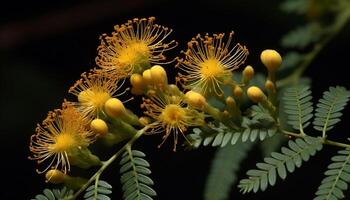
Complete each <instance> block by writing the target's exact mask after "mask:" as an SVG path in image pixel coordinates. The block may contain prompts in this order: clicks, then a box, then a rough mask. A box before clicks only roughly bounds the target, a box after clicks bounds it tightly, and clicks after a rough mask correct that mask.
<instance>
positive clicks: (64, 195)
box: [32, 187, 74, 200]
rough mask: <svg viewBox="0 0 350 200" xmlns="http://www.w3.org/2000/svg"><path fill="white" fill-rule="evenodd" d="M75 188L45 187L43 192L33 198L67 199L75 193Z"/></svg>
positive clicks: (48, 199)
mask: <svg viewBox="0 0 350 200" xmlns="http://www.w3.org/2000/svg"><path fill="white" fill-rule="evenodd" d="M73 192H74V191H73V190H70V189H68V188H66V187H63V188H62V189H60V190H59V189H52V190H51V189H45V190H44V191H43V194H38V195H36V196H35V198H34V199H32V200H65V199H68V197H70V196H71V195H72V194H73Z"/></svg>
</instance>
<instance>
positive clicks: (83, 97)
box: [78, 89, 93, 103]
mask: <svg viewBox="0 0 350 200" xmlns="http://www.w3.org/2000/svg"><path fill="white" fill-rule="evenodd" d="M91 95H93V91H91V90H90V89H87V90H83V91H81V92H80V93H79V95H78V101H79V102H80V103H84V102H87V101H89V100H90V97H91Z"/></svg>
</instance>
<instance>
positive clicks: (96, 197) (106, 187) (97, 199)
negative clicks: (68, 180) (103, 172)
mask: <svg viewBox="0 0 350 200" xmlns="http://www.w3.org/2000/svg"><path fill="white" fill-rule="evenodd" d="M108 194H112V186H111V185H110V184H109V183H107V182H106V181H102V180H98V179H96V182H95V184H94V185H91V186H89V187H88V188H87V189H86V191H85V194H84V199H85V200H110V199H111V198H109V197H108V196H107V195H108Z"/></svg>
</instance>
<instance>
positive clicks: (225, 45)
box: [177, 32, 248, 95]
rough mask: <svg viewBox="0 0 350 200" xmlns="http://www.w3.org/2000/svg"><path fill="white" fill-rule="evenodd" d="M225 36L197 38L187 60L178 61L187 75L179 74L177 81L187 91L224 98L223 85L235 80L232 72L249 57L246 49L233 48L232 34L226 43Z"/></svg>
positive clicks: (191, 43)
mask: <svg viewBox="0 0 350 200" xmlns="http://www.w3.org/2000/svg"><path fill="white" fill-rule="evenodd" d="M224 35H225V34H223V33H222V34H214V35H213V36H209V35H208V34H206V35H205V36H204V38H203V37H202V36H201V35H199V34H198V35H197V37H196V38H192V40H191V41H190V42H189V43H188V49H187V51H186V52H183V53H184V54H185V58H184V59H179V60H178V62H179V63H178V64H177V66H179V67H180V70H182V71H183V72H185V74H181V73H180V74H179V77H178V80H180V82H181V83H182V85H183V86H184V87H185V88H188V89H192V90H194V91H198V92H200V93H202V94H204V95H206V94H208V93H211V94H216V95H221V94H222V93H223V91H222V85H224V84H225V83H226V82H227V80H229V79H232V71H233V70H234V69H237V68H238V67H239V66H240V65H241V64H243V63H244V62H245V60H246V58H247V56H248V50H247V48H246V47H245V46H242V45H240V44H236V45H235V46H232V45H230V44H231V41H232V37H233V32H231V33H230V34H229V36H228V39H227V41H225V40H224Z"/></svg>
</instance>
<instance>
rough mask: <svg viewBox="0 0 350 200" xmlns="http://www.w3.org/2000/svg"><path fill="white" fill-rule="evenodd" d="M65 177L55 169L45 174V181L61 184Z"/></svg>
mask: <svg viewBox="0 0 350 200" xmlns="http://www.w3.org/2000/svg"><path fill="white" fill-rule="evenodd" d="M65 176H66V175H65V174H64V173H62V172H61V171H60V170H57V169H51V170H49V171H47V172H46V174H45V178H46V181H47V182H50V183H53V184H60V183H63V181H64V178H65Z"/></svg>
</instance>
